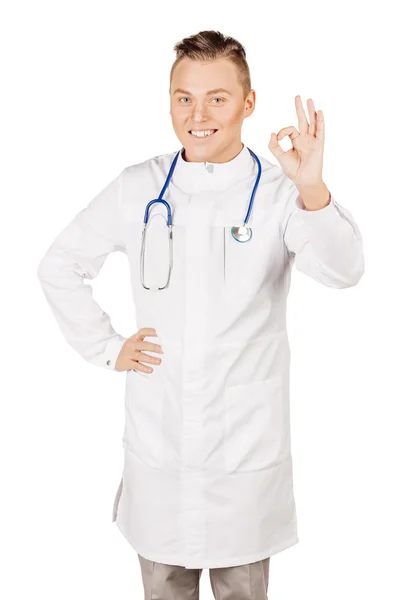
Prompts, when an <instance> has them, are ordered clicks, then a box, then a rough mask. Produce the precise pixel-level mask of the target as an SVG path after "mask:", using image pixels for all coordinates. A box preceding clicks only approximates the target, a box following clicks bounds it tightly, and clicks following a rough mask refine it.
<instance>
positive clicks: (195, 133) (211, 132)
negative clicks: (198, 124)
mask: <svg viewBox="0 0 400 600" xmlns="http://www.w3.org/2000/svg"><path fill="white" fill-rule="evenodd" d="M217 131H218V129H205V130H204V131H196V130H192V131H189V133H190V135H192V136H193V137H195V138H197V139H204V138H209V137H211V136H212V135H214V133H216V132H217Z"/></svg>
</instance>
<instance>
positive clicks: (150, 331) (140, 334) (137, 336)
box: [129, 327, 157, 340]
mask: <svg viewBox="0 0 400 600" xmlns="http://www.w3.org/2000/svg"><path fill="white" fill-rule="evenodd" d="M146 335H150V336H156V335H157V332H156V330H155V329H154V327H141V328H140V329H139V331H137V332H136V333H134V334H133V335H131V337H130V338H129V339H131V340H142V339H143V338H144V337H146Z"/></svg>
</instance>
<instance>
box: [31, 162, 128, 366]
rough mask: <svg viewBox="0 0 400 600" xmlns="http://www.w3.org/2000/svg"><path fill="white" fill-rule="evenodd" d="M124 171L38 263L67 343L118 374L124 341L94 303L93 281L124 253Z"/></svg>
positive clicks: (46, 292)
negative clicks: (113, 255) (107, 262)
mask: <svg viewBox="0 0 400 600" xmlns="http://www.w3.org/2000/svg"><path fill="white" fill-rule="evenodd" d="M123 174H124V171H122V172H121V173H120V174H119V175H118V177H116V178H115V179H114V180H113V181H111V183H109V184H108V185H107V186H106V187H105V188H104V189H103V190H102V191H101V192H100V193H99V194H98V195H97V196H96V197H95V198H93V199H92V200H91V202H90V203H89V204H88V205H87V206H86V208H83V209H82V210H81V211H80V212H79V213H78V214H77V215H76V216H75V217H74V218H73V219H72V221H71V222H70V223H69V224H68V225H67V226H66V227H65V228H64V229H63V230H62V231H61V232H60V233H59V235H58V236H57V237H56V238H55V240H54V241H53V242H52V244H51V245H50V247H49V248H48V250H47V252H46V253H45V255H44V256H43V258H42V259H41V260H40V263H39V265H38V269H37V275H38V277H39V281H40V284H41V286H42V289H43V292H44V294H45V297H46V299H47V301H48V303H49V305H50V308H51V310H52V312H53V314H54V316H55V318H56V321H57V323H58V325H59V327H60V329H61V332H62V334H63V335H64V337H65V339H66V341H67V342H68V344H69V345H70V346H71V347H72V348H73V349H74V350H76V351H77V352H78V353H79V354H80V355H81V356H82V357H83V358H84V359H85V360H87V361H89V362H90V363H92V364H94V365H97V366H99V367H105V368H107V369H110V370H115V362H116V360H117V357H118V354H119V351H120V350H121V348H122V345H123V344H124V343H125V341H126V339H127V338H125V337H124V336H122V335H120V334H119V333H116V332H115V330H114V329H113V327H112V325H111V320H110V317H109V315H108V314H107V313H106V312H104V310H102V308H101V306H99V305H98V304H97V302H96V301H95V300H94V298H93V288H92V286H91V285H90V284H86V283H85V282H84V280H85V279H94V278H95V277H96V276H97V275H98V273H99V271H100V269H101V267H102V266H103V264H104V262H105V260H106V258H107V256H108V255H109V254H110V253H111V252H115V251H121V252H126V248H125V244H124V241H123V238H122V235H121V226H120V214H121V213H120V202H121V187H122V177H123Z"/></svg>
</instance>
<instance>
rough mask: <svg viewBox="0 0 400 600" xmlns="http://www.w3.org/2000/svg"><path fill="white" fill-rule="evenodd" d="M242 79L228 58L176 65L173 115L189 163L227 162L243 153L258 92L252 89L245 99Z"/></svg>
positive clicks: (172, 95) (182, 62)
mask: <svg viewBox="0 0 400 600" xmlns="http://www.w3.org/2000/svg"><path fill="white" fill-rule="evenodd" d="M238 77H239V74H238V71H237V67H236V65H235V64H234V63H233V62H232V61H231V60H229V59H227V58H220V59H216V60H207V61H205V60H192V59H190V58H183V59H182V60H181V61H180V62H179V63H178V64H177V65H176V67H175V69H174V72H173V75H172V79H171V89H170V115H171V118H172V126H173V128H174V131H175V133H176V135H177V137H178V139H179V141H180V142H181V144H182V146H183V147H184V148H185V155H184V158H185V160H187V161H189V162H191V161H195V162H215V163H218V162H226V161H228V160H231V159H232V158H234V157H235V156H236V155H237V154H239V152H240V151H241V150H242V148H243V144H242V141H241V129H242V123H243V121H244V119H245V118H246V117H248V116H250V115H251V114H252V112H253V110H254V108H255V91H254V90H250V92H249V94H248V95H247V97H246V98H243V87H242V85H241V83H240V81H239V78H238ZM193 130H194V132H195V133H194V134H193V133H191V132H192V131H193ZM196 132H200V135H201V137H198V136H196ZM201 132H203V133H201ZM210 133H211V135H207V134H210Z"/></svg>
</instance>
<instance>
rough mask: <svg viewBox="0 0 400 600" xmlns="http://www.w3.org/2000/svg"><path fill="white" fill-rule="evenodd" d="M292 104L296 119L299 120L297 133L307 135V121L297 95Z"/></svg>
mask: <svg viewBox="0 0 400 600" xmlns="http://www.w3.org/2000/svg"><path fill="white" fill-rule="evenodd" d="M294 103H295V106H296V112H297V118H298V120H299V131H300V133H308V127H309V125H308V121H307V117H306V113H305V112H304V108H303V103H302V101H301V98H300V96H299V95H297V96H296V97H295V99H294Z"/></svg>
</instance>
